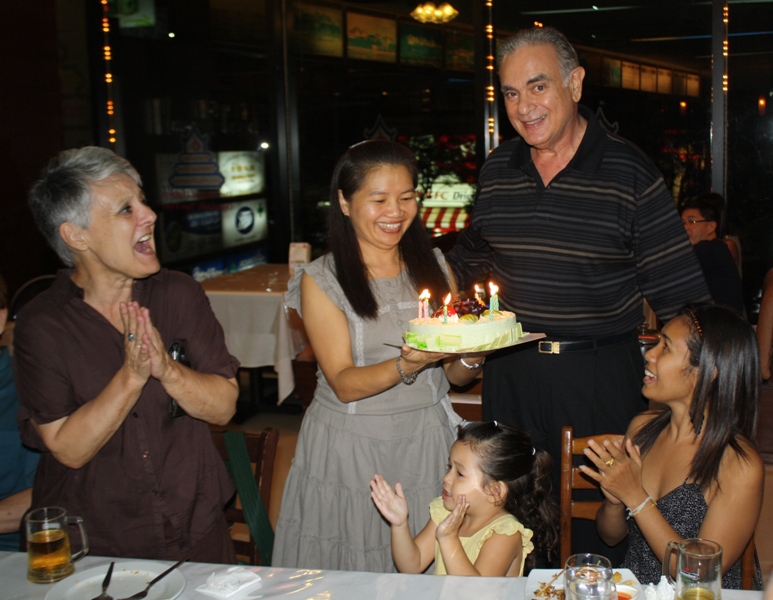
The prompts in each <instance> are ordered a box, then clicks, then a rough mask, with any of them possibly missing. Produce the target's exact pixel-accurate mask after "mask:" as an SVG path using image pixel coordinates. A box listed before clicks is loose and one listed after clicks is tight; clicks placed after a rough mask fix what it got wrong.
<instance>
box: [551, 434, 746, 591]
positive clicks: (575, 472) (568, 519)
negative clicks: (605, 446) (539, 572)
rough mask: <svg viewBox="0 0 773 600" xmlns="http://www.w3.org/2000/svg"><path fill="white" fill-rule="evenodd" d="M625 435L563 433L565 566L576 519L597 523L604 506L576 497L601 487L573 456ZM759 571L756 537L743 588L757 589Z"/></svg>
mask: <svg viewBox="0 0 773 600" xmlns="http://www.w3.org/2000/svg"><path fill="white" fill-rule="evenodd" d="M624 437H625V436H623V435H614V434H601V435H592V436H589V437H582V438H575V437H574V436H573V431H572V428H571V427H564V428H563V429H562V431H561V494H560V495H561V545H560V548H561V564H562V565H563V564H564V563H566V559H567V558H569V557H570V556H571V554H572V519H573V518H574V519H588V520H591V521H595V520H596V512H597V511H598V509H599V507H600V506H601V500H589V501H578V500H574V499H573V498H572V491H573V490H590V489H597V488H598V484H597V483H596V482H595V481H593V480H592V479H589V478H587V477H585V476H584V475H583V474H582V471H580V469H579V468H578V467H575V466H574V464H573V463H574V461H573V457H575V456H584V454H583V450H585V449H586V448H587V447H588V440H596V441H597V442H599V443H600V444H601V443H603V442H604V440H610V441H614V440H618V441H621V442H622V441H623V438H624ZM755 570H756V559H755V548H754V536H752V539H751V541H750V542H749V545H748V546H746V549H745V550H744V552H743V555H742V556H741V589H744V590H753V589H754V573H755Z"/></svg>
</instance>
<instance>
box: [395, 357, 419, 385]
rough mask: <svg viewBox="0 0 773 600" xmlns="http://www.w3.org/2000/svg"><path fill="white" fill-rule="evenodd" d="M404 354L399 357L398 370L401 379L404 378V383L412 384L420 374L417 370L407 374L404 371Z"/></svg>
mask: <svg viewBox="0 0 773 600" xmlns="http://www.w3.org/2000/svg"><path fill="white" fill-rule="evenodd" d="M401 358H402V356H398V357H397V372H398V373H399V374H400V379H402V380H403V383H404V384H405V385H411V384H413V382H414V381H416V378H417V377H418V376H419V372H418V371H416V372H415V373H412V374H411V375H406V374H405V373H403V368H402V366H400V359H401Z"/></svg>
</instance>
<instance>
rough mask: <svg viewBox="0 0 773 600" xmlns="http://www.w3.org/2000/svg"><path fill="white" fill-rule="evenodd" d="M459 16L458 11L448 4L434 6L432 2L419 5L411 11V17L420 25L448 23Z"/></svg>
mask: <svg viewBox="0 0 773 600" xmlns="http://www.w3.org/2000/svg"><path fill="white" fill-rule="evenodd" d="M458 15H459V11H458V10H456V9H455V8H454V7H453V6H451V5H450V4H449V3H448V2H443V4H441V5H440V6H435V3H434V2H425V3H424V4H419V5H418V6H417V7H416V8H414V9H413V12H412V13H411V16H412V17H413V18H414V19H416V20H417V21H421V22H422V23H448V22H449V21H453V20H454V19H455V18H456V17H457V16H458Z"/></svg>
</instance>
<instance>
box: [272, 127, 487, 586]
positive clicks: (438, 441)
mask: <svg viewBox="0 0 773 600" xmlns="http://www.w3.org/2000/svg"><path fill="white" fill-rule="evenodd" d="M416 179H417V169H416V162H415V158H414V156H413V154H412V153H411V152H410V150H408V149H407V148H405V147H404V146H402V145H400V144H398V143H395V142H389V141H386V140H374V141H368V142H363V143H360V144H357V145H355V146H352V147H351V148H349V150H348V151H347V152H346V153H345V154H344V155H343V156H342V157H341V159H340V160H339V162H338V164H337V166H336V168H335V171H334V174H333V178H332V182H331V190H330V224H329V228H330V230H329V239H330V252H329V253H328V254H326V255H324V256H323V257H321V258H319V259H317V260H316V261H314V262H313V263H311V264H309V265H304V266H302V267H300V269H299V271H300V272H298V273H297V274H296V276H295V277H294V278H293V280H292V281H291V282H290V285H289V291H288V292H287V296H286V300H287V304H288V305H289V306H291V307H293V308H296V309H298V310H299V311H300V313H301V316H302V317H303V321H304V325H305V327H306V331H307V333H308V336H309V340H310V342H311V345H312V348H313V350H314V353H315V355H316V357H317V362H318V365H319V368H318V371H317V389H316V391H315V395H314V401H313V402H312V404H311V406H310V407H309V409H308V410H307V411H306V415H305V416H304V419H303V425H302V427H301V432H300V436H299V438H298V445H297V447H296V453H295V458H294V460H293V465H292V468H291V469H290V473H289V475H288V478H287V482H286V484H285V490H284V496H283V498H282V508H281V512H280V515H279V521H278V523H277V532H276V541H275V545H274V555H273V565H274V566H279V567H305V568H322V569H344V570H357V571H380V572H392V571H395V567H394V564H393V562H392V556H391V550H390V527H389V524H388V523H387V522H386V521H384V520H383V518H382V517H381V515H380V514H379V512H378V510H377V509H376V507H375V505H374V504H373V502H372V500H371V498H370V487H369V481H370V479H371V478H372V477H373V474H374V473H381V474H383V475H384V477H386V478H387V479H390V478H391V479H392V480H397V479H399V480H400V481H401V482H403V487H404V489H405V495H406V498H407V499H408V504H409V508H410V513H411V515H412V516H413V517H414V519H415V521H414V522H411V523H410V526H411V530H412V532H413V534H416V533H417V532H418V530H419V529H421V527H423V526H424V524H425V522H426V520H427V515H428V510H429V508H428V506H429V502H430V501H431V500H432V499H433V498H435V497H437V495H438V494H439V492H440V490H441V485H442V478H443V475H444V473H445V471H446V463H447V460H448V449H449V447H450V445H451V443H452V442H453V434H452V431H451V427H450V426H449V417H448V413H447V412H446V409H445V408H444V405H447V393H448V389H449V383H448V382H449V380H450V381H451V382H453V383H455V384H460V385H461V384H465V383H467V382H469V381H471V380H472V378H473V377H475V376H476V375H477V374H478V373H479V372H480V368H481V365H482V363H483V356H482V355H481V354H478V355H466V356H464V357H462V356H459V355H446V354H438V353H428V352H419V351H417V350H413V349H411V348H409V347H408V346H405V345H403V346H402V347H401V349H400V350H399V351H398V350H397V349H395V348H394V347H393V346H390V345H388V344H400V343H401V340H402V335H403V332H404V331H405V330H406V328H407V323H408V321H409V320H410V319H414V318H416V315H417V314H418V297H419V293H420V292H421V291H422V290H424V289H428V290H430V293H431V298H432V299H433V300H434V301H436V302H437V301H439V300H440V299H441V298H443V297H444V296H445V295H446V294H447V293H448V292H449V291H451V292H452V293H455V291H456V290H455V284H454V282H453V279H452V276H451V274H450V272H449V271H448V270H447V269H446V267H445V262H444V260H443V258H442V255H441V253H440V252H439V251H434V252H433V250H432V249H431V247H430V244H429V240H428V237H427V234H426V232H425V231H424V227H423V224H422V223H421V220H420V219H417V218H416V216H417V213H418V206H417V199H416V191H415V186H416Z"/></svg>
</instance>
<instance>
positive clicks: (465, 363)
mask: <svg viewBox="0 0 773 600" xmlns="http://www.w3.org/2000/svg"><path fill="white" fill-rule="evenodd" d="M459 362H460V363H462V366H463V367H464V368H465V369H469V370H470V371H477V370H478V369H480V368H481V367H482V366H483V363H484V362H486V357H485V356H484V357H483V358H481V359H480V362H478V363H474V364H472V365H469V364H467V362H466V361H465V360H464V358H459Z"/></svg>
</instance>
